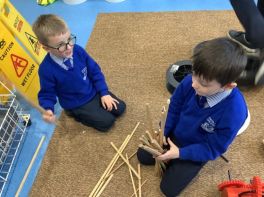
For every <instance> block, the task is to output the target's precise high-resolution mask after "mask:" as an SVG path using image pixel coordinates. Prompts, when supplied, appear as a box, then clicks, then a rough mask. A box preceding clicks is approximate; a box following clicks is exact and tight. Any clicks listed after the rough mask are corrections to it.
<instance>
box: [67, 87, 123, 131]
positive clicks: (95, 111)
mask: <svg viewBox="0 0 264 197" xmlns="http://www.w3.org/2000/svg"><path fill="white" fill-rule="evenodd" d="M109 94H110V95H111V96H112V97H113V98H115V99H116V100H118V102H119V103H118V104H117V109H114V108H113V109H112V111H107V110H105V109H104V108H103V106H102V103H101V96H100V95H99V94H97V95H95V97H94V98H93V99H92V100H91V101H89V102H88V103H86V104H84V105H82V106H80V107H78V108H75V109H71V110H65V111H66V114H68V115H70V116H72V117H74V118H75V120H77V121H79V122H81V123H82V124H84V125H86V126H89V127H93V128H95V129H97V130H99V131H103V132H105V131H107V130H109V129H110V128H111V127H112V125H113V124H114V122H115V120H116V118H117V117H118V116H120V115H122V114H123V113H124V111H125V109H126V104H125V102H124V101H122V100H120V99H119V98H117V97H116V96H115V95H114V94H112V93H111V92H109Z"/></svg>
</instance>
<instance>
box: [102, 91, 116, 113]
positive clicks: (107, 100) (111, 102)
mask: <svg viewBox="0 0 264 197" xmlns="http://www.w3.org/2000/svg"><path fill="white" fill-rule="evenodd" d="M101 102H102V105H103V108H104V109H106V110H107V111H112V109H113V106H114V108H115V109H117V106H116V103H119V102H118V100H116V99H114V98H113V97H111V96H110V95H105V96H102V97H101Z"/></svg>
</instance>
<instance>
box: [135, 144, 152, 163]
mask: <svg viewBox="0 0 264 197" xmlns="http://www.w3.org/2000/svg"><path fill="white" fill-rule="evenodd" d="M137 158H138V161H139V162H140V163H141V164H143V165H154V164H155V159H154V158H153V156H152V155H151V154H150V153H148V152H147V151H145V150H143V149H142V148H139V149H138V151H137Z"/></svg>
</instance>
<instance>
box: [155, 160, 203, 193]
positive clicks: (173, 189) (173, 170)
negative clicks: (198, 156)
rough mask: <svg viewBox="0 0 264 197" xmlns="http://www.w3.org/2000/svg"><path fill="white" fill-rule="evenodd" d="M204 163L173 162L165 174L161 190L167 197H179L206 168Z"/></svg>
mask: <svg viewBox="0 0 264 197" xmlns="http://www.w3.org/2000/svg"><path fill="white" fill-rule="evenodd" d="M204 164H205V163H203V162H193V161H187V160H180V159H174V160H171V161H170V162H169V164H168V166H167V169H166V171H165V172H164V174H163V177H162V180H161V183H160V189H161V191H162V192H163V194H165V195H166V197H175V196H178V195H179V194H180V193H181V191H182V190H183V189H184V188H185V187H186V186H187V185H188V184H189V183H190V182H191V181H192V179H193V178H194V177H195V176H196V175H197V174H198V173H199V171H200V170H201V168H202V167H203V166H204Z"/></svg>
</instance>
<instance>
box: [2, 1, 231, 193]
mask: <svg viewBox="0 0 264 197" xmlns="http://www.w3.org/2000/svg"><path fill="white" fill-rule="evenodd" d="M10 2H11V3H12V4H13V5H14V6H15V7H16V9H17V10H18V11H19V12H20V13H21V14H22V16H23V17H24V18H25V19H26V20H27V21H28V22H29V23H30V24H32V23H33V22H34V21H35V19H36V18H37V17H38V16H39V15H40V14H47V13H53V14H57V15H59V16H61V17H62V18H64V19H65V20H66V22H67V23H68V25H69V27H70V29H71V31H72V33H73V34H75V35H77V43H78V44H79V45H81V46H83V47H85V46H86V43H87V41H88V39H89V36H90V34H91V32H92V30H93V26H94V24H95V21H96V16H97V14H99V13H110V12H162V11H190V10H230V9H232V7H231V5H230V3H229V1H228V0H214V1H212V0H125V1H123V2H121V3H109V2H107V1H105V0H87V1H86V2H84V3H82V4H79V5H68V4H65V3H64V2H63V1H62V0H57V1H56V2H55V3H53V4H51V5H49V6H46V7H43V6H39V5H38V4H37V3H36V0H30V1H29V0H10ZM18 100H19V102H20V103H21V104H22V106H23V108H24V109H25V110H26V111H27V112H28V113H30V115H31V121H32V125H31V126H30V127H29V128H28V129H27V136H26V138H25V142H24V145H23V147H22V150H21V152H20V154H19V157H18V158H17V160H16V166H15V168H14V169H13V170H12V174H11V176H10V177H11V178H10V180H9V181H8V182H7V184H6V187H5V190H4V192H3V195H2V196H14V195H15V193H16V192H17V189H18V187H19V185H20V184H21V181H22V179H23V177H24V174H25V172H26V170H27V168H28V166H29V164H30V161H31V159H32V157H33V155H34V152H35V150H36V148H37V146H38V143H39V141H40V139H41V137H42V136H45V137H46V138H45V141H44V143H43V145H42V146H41V148H40V152H39V154H38V155H37V157H36V160H35V162H34V164H33V166H32V168H31V170H30V172H29V174H28V177H27V179H26V181H25V184H24V185H23V187H22V190H21V192H20V196H28V194H29V192H30V189H31V187H32V185H33V182H34V179H35V177H36V176H37V173H38V169H39V168H40V166H41V161H42V159H43V157H44V155H45V152H46V149H47V147H48V144H49V140H50V139H51V137H52V134H53V131H54V125H49V124H46V123H45V122H43V121H42V120H41V116H40V114H39V112H37V111H36V110H35V109H33V108H32V107H31V106H30V105H28V104H27V103H26V102H25V101H24V100H23V99H22V98H21V97H19V96H18ZM56 112H57V115H58V116H59V114H60V112H61V108H60V107H59V106H57V107H56Z"/></svg>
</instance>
